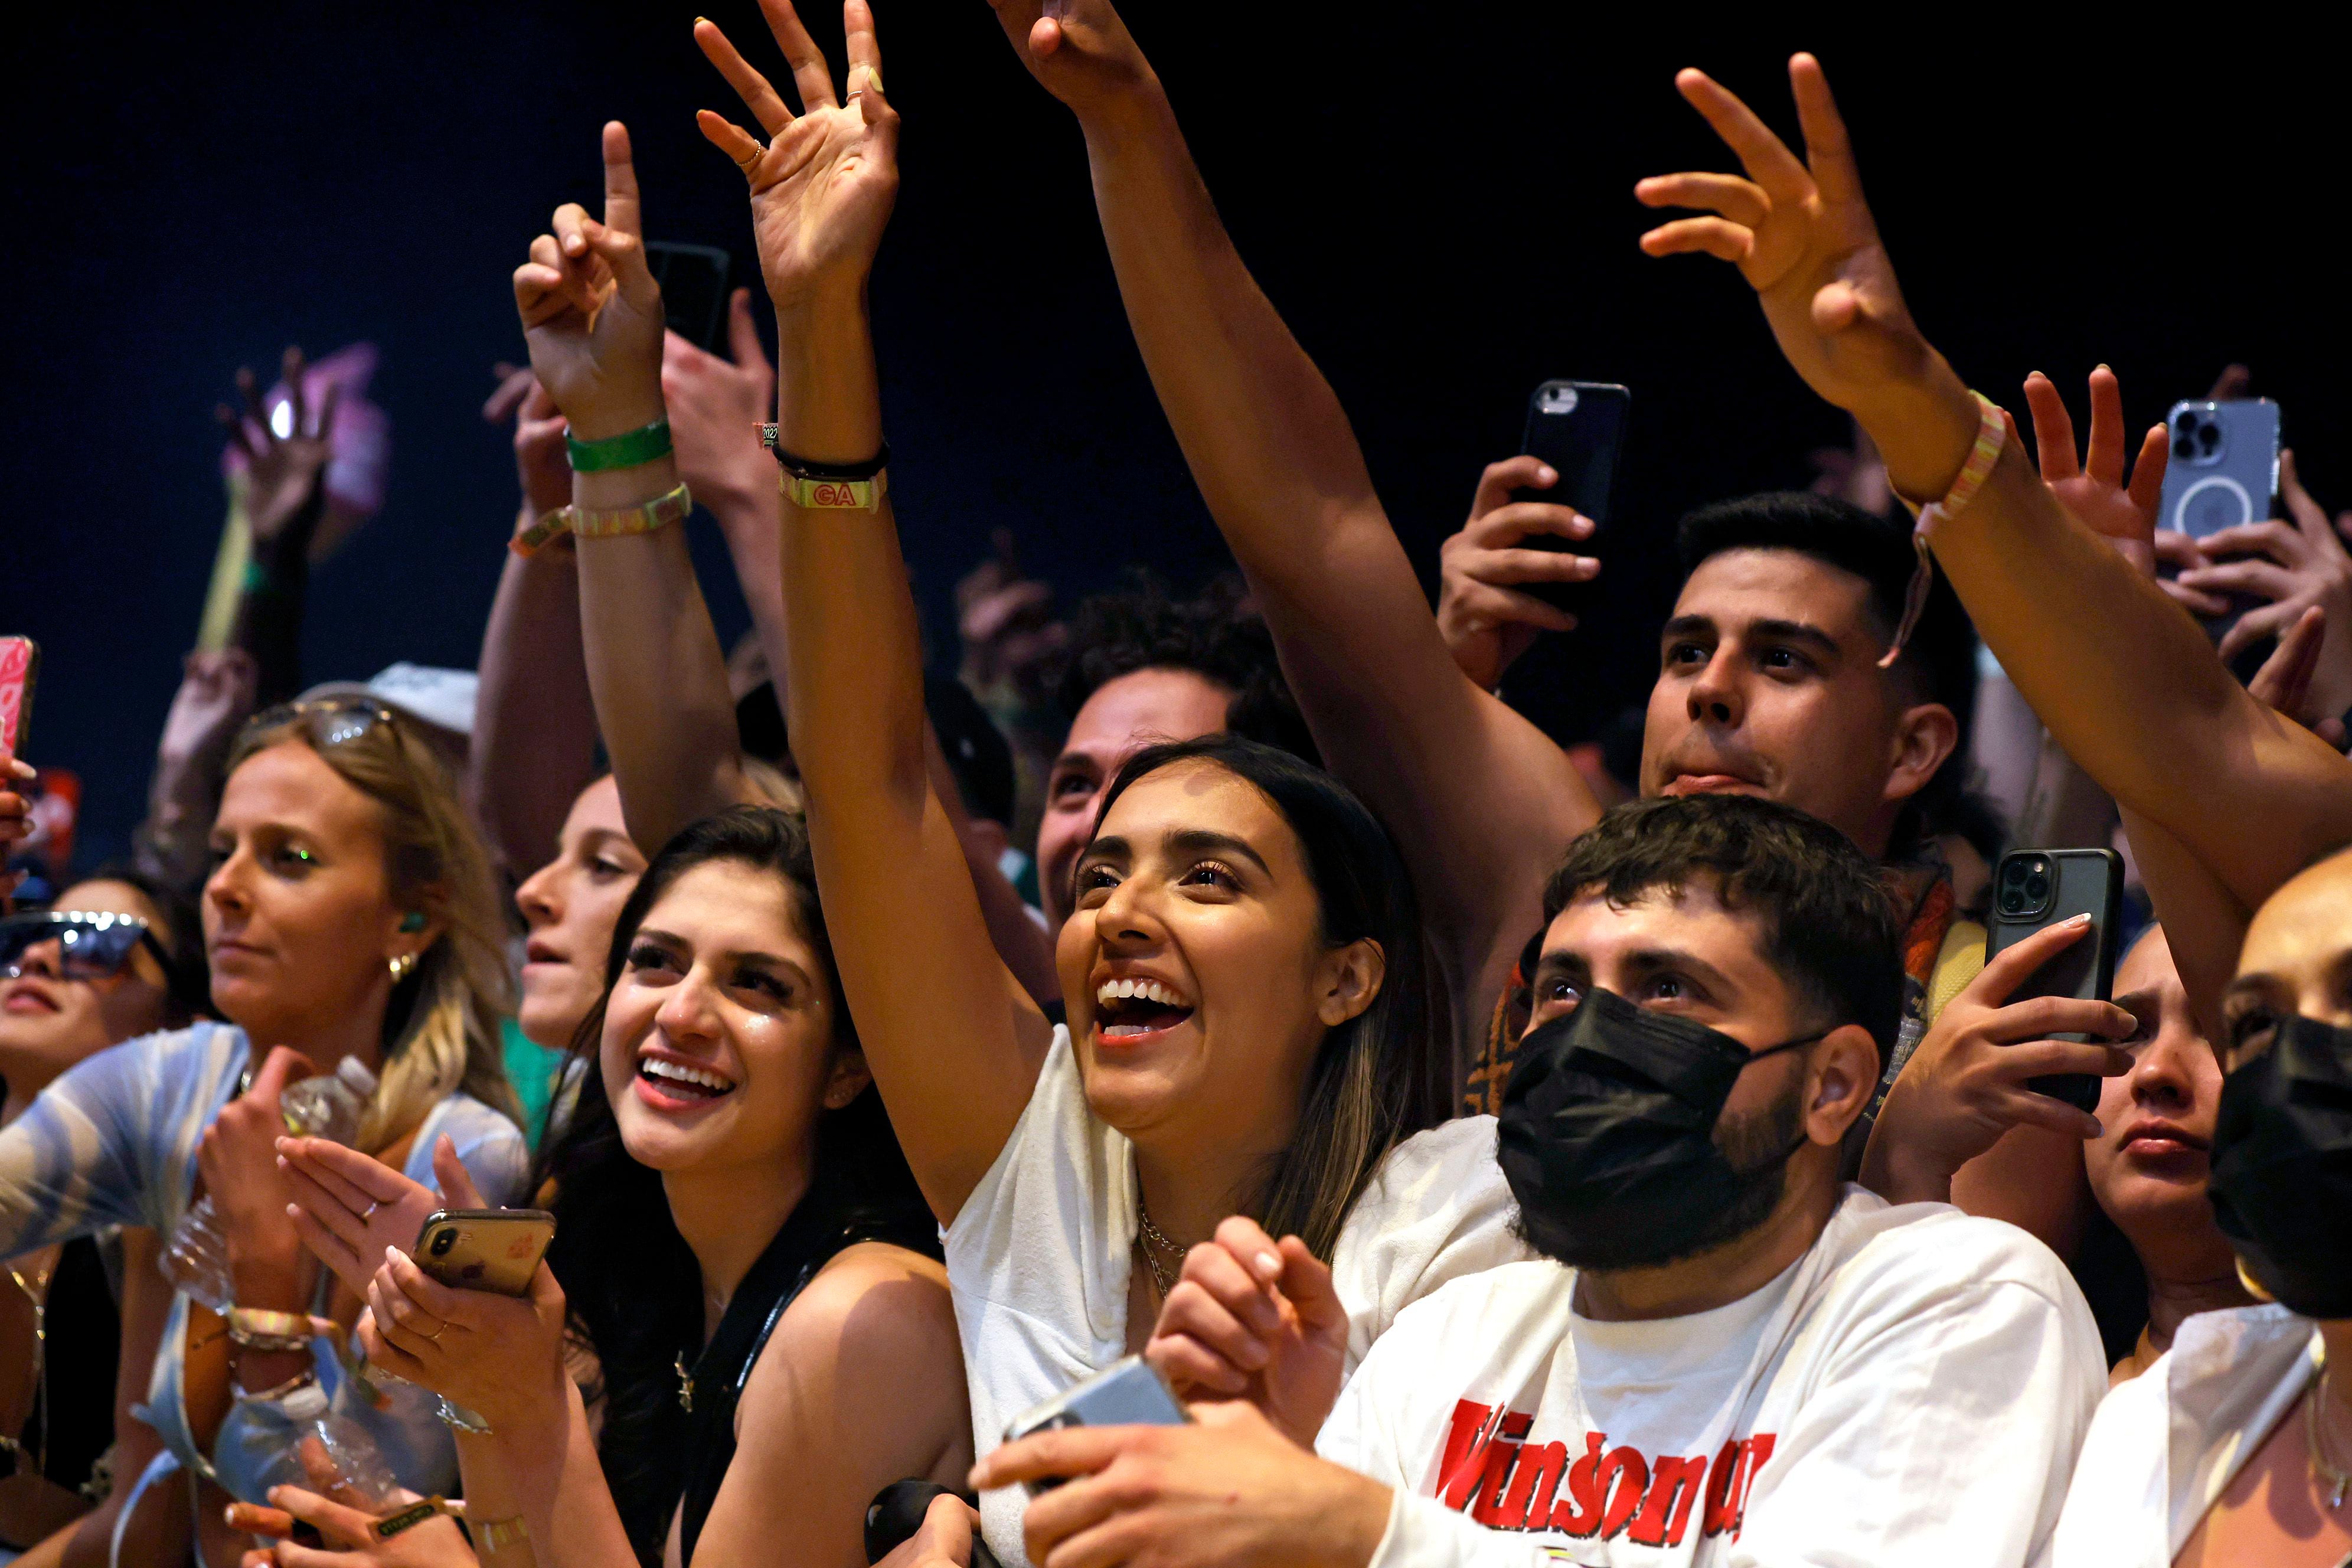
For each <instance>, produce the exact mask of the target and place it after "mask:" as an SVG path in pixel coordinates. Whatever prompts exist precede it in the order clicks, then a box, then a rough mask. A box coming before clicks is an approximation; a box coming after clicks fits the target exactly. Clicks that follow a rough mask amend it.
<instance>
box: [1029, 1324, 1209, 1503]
mask: <svg viewBox="0 0 2352 1568" xmlns="http://www.w3.org/2000/svg"><path fill="white" fill-rule="evenodd" d="M1190 1420H1192V1417H1191V1416H1190V1415H1186V1414H1185V1413H1184V1406H1183V1405H1181V1404H1180V1403H1179V1402H1178V1401H1177V1398H1176V1395H1175V1394H1174V1393H1173V1392H1172V1391H1171V1389H1170V1388H1169V1386H1168V1383H1167V1380H1166V1379H1165V1378H1163V1377H1161V1376H1160V1373H1158V1372H1156V1371H1154V1370H1153V1369H1152V1365H1151V1363H1150V1362H1148V1361H1145V1360H1144V1359H1143V1358H1142V1357H1141V1356H1139V1355H1131V1356H1129V1357H1128V1358H1127V1359H1126V1360H1124V1361H1116V1362H1113V1363H1111V1364H1110V1365H1108V1366H1107V1367H1105V1368H1103V1369H1102V1371H1100V1372H1098V1373H1095V1374H1094V1375H1093V1376H1092V1377H1090V1378H1087V1380H1086V1381H1085V1382H1083V1383H1076V1384H1071V1385H1070V1386H1069V1387H1068V1388H1066V1389H1064V1390H1063V1391H1062V1392H1061V1393H1060V1394H1055V1396H1054V1397H1053V1398H1051V1399H1048V1400H1047V1401H1045V1404H1043V1405H1036V1406H1034V1407H1033V1408H1031V1409H1029V1410H1028V1411H1026V1412H1024V1414H1023V1415H1021V1416H1020V1417H1019V1418H1018V1419H1017V1420H1015V1421H1014V1422H1013V1425H1011V1426H1007V1427H1006V1428H1005V1429H1004V1440H1005V1441H1006V1442H1008V1443H1013V1442H1018V1441H1020V1440H1021V1439H1022V1438H1024V1437H1034V1436H1036V1435H1037V1434H1038V1433H1040V1432H1052V1431H1055V1430H1057V1429H1059V1428H1061V1427H1064V1426H1183V1425H1184V1424H1185V1423H1186V1422H1188V1421H1190ZM1060 1484H1061V1483H1060V1482H1059V1481H1031V1482H1029V1483H1028V1487H1029V1491H1030V1494H1031V1495H1032V1496H1034V1495H1036V1494H1037V1493H1039V1492H1043V1491H1047V1490H1050V1489H1053V1488H1055V1487H1056V1486H1059V1485H1060Z"/></svg>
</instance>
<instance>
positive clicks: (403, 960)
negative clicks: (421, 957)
mask: <svg viewBox="0 0 2352 1568" xmlns="http://www.w3.org/2000/svg"><path fill="white" fill-rule="evenodd" d="M384 967H385V968H386V969H388V970H390V971H392V983H393V984H394V985H397V984H400V983H401V982H402V981H404V980H405V979H407V978H408V976H409V975H410V973H413V972H414V971H415V968H416V955H415V953H413V952H404V953H402V954H401V955H400V956H399V957H397V958H394V959H392V960H390V961H389V962H387V963H385V964H384Z"/></svg>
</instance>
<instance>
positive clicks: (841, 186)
mask: <svg viewBox="0 0 2352 1568" xmlns="http://www.w3.org/2000/svg"><path fill="white" fill-rule="evenodd" d="M760 9H761V11H762V12H764V13H765V14H766V16H767V18H768V29H769V31H770V32H772V33H773V34H774V35H775V39H776V44H777V47H780V48H782V50H783V52H784V58H785V59H786V60H787V61H788V62H790V64H791V65H792V68H793V84H794V85H795V87H797V88H798V89H799V93H800V100H801V112H800V113H798V114H794V113H793V110H791V109H790V108H789V107H788V106H787V105H786V104H785V102H784V100H782V98H780V97H779V96H777V93H776V89H774V88H773V87H771V86H770V85H769V84H768V79H767V78H766V77H764V76H761V74H760V73H759V72H758V71H756V70H754V69H752V68H751V66H750V65H749V64H748V63H747V62H746V61H745V60H744V58H743V57H742V56H741V55H740V54H738V53H737V52H736V49H735V46H734V45H733V44H731V43H730V42H728V40H727V35H726V34H724V33H722V32H720V31H719V27H718V25H717V24H716V23H713V22H709V21H698V22H696V23H695V25H694V41H695V42H696V43H698V44H699V45H701V46H702V52H703V53H704V54H705V55H706V56H708V57H709V60H710V63H711V64H712V65H715V66H717V67H718V68H719V74H720V75H722V76H724V77H725V78H726V79H727V80H728V82H729V84H730V86H732V87H733V88H734V89H735V90H736V92H737V93H738V94H739V95H740V97H741V98H742V100H743V103H744V107H746V108H748V109H749V110H751V115H752V118H754V119H756V120H757V121H759V122H760V127H761V130H763V131H765V132H767V134H768V138H769V140H768V144H767V145H766V146H765V147H761V145H760V143H759V142H758V141H756V140H755V139H753V138H752V137H751V135H749V134H747V133H746V132H744V131H743V130H742V129H741V128H740V127H738V126H736V125H735V124H733V123H731V122H730V121H728V120H727V118H726V117H725V116H723V115H720V114H717V113H714V112H713V111H711V110H708V109H705V110H698V111H697V112H696V114H695V117H694V118H695V123H696V124H698V125H699V126H700V127H701V128H702V133H703V135H704V136H706V137H708V138H709V140H710V142H711V143H712V145H714V146H716V147H717V148H718V149H719V151H720V152H722V153H726V154H727V155H728V156H729V157H730V158H732V159H733V160H734V161H735V166H736V167H737V168H739V169H740V170H742V171H743V174H744V177H745V178H746V179H748V180H749V181H750V182H751V230H752V234H753V237H755V239H756V240H757V242H758V245H759V247H760V268H761V272H762V273H763V274H764V275H765V276H766V278H767V283H768V295H769V297H770V298H771V299H772V300H774V301H775V304H776V309H777V310H780V311H791V310H796V309H799V308H802V307H804V306H807V305H809V304H811V303H813V302H815V301H818V300H828V301H830V300H843V299H848V300H856V299H857V298H858V296H859V294H860V293H861V291H862V290H863V289H864V288H865V285H866V274H867V273H868V272H869V271H871V270H872V268H873V266H874V252H875V251H876V249H877V248H878V247H880V245H881V243H882V230H883V228H884V226H886V225H887V224H888V223H889V221H890V207H891V204H892V203H893V202H894V201H896V199H897V198H898V110H895V109H892V108H891V107H890V105H889V103H888V101H887V100H885V99H884V98H883V96H882V50H881V46H880V44H879V43H878V42H877V40H876V38H875V36H874V13H873V12H872V10H871V9H869V8H868V7H867V6H866V0H846V3H845V5H843V6H842V8H841V15H842V23H843V26H844V27H845V30H846V31H847V33H848V43H849V99H848V101H847V102H845V103H844V102H841V101H839V100H836V99H835V97H834V90H833V72H832V69H831V68H829V67H828V66H827V65H826V64H825V60H824V51H823V50H821V49H819V48H818V47H816V43H815V40H814V39H812V38H811V37H809V35H808V29H807V28H806V27H803V26H801V19H800V16H798V15H797V14H796V13H795V12H794V11H793V7H792V0H760Z"/></svg>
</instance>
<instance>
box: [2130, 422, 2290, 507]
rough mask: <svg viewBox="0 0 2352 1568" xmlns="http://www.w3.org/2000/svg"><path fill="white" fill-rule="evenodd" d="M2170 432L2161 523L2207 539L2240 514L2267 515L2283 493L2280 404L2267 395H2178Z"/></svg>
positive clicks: (2169, 427)
mask: <svg viewBox="0 0 2352 1568" xmlns="http://www.w3.org/2000/svg"><path fill="white" fill-rule="evenodd" d="M2165 429H2166V432H2167V433H2168V435H2169V436H2170V437H2171V440H2172V453H2171V460H2170V461H2169V462H2168V463H2166V464H2165V466H2164V499H2163V501H2162V503H2161V504H2160V506H2159V507H2158V511H2157V526H2158V527H2159V528H2169V529H2174V530H2177V531H2179V532H2182V533H2185V534H2188V535H2189V537H2190V538H2192V539H2210V537H2212V536H2213V535H2214V534H2216V533H2219V532H2221V531H2222V530H2223V529H2225V528H2235V527H2236V526H2238V524H2240V523H2242V522H2264V521H2269V519H2270V518H2271V516H2272V508H2271V502H2272V500H2273V499H2274V498H2275V497H2276V496H2277V494H2278V467H2279V408H2278V405H2277V404H2275V403H2273V402H2272V401H2271V400H2270V399H2269V398H2267V397H2247V398H2237V399H2233V400H2232V401H2230V402H2227V403H2189V402H2182V403H2176V404H2174V405H2172V412H2171V413H2170V414H2168V415H2167V416H2165Z"/></svg>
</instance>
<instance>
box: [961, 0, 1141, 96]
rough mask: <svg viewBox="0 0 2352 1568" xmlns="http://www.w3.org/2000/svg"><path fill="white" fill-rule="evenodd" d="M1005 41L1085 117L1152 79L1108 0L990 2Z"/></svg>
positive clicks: (1050, 88) (1049, 88)
mask: <svg viewBox="0 0 2352 1568" xmlns="http://www.w3.org/2000/svg"><path fill="white" fill-rule="evenodd" d="M988 3H989V6H990V8H991V9H992V10H993V11H994V12H995V13H996V20H997V24H998V26H1002V27H1003V29H1004V37H1005V41H1006V42H1008V43H1010V44H1011V45H1012V46H1013V53H1014V54H1016V55H1018V56H1020V57H1021V63H1022V64H1023V65H1024V66H1027V67H1028V68H1029V74H1030V75H1031V76H1034V77H1035V78H1036V79H1037V80H1038V82H1039V84H1040V85H1041V86H1043V87H1044V88H1045V90H1046V91H1047V92H1050V93H1052V94H1053V95H1054V96H1055V98H1058V99H1060V100H1062V101H1063V102H1064V103H1066V104H1067V105H1069V107H1070V109H1071V110H1073V111H1074V112H1075V113H1076V115H1077V117H1078V119H1079V120H1080V121H1086V120H1087V119H1089V118H1090V117H1092V116H1093V115H1094V114H1095V113H1097V111H1099V110H1105V109H1108V108H1110V107H1111V106H1113V105H1114V104H1116V103H1118V101H1120V100H1123V99H1126V98H1128V97H1129V95H1131V94H1132V93H1133V92H1134V91H1135V89H1138V88H1140V87H1143V86H1145V85H1146V84H1148V83H1150V81H1151V79H1152V75H1151V67H1150V63H1149V62H1148V61H1146V60H1145V59H1144V58H1143V51H1142V50H1141V49H1139V48H1138V47H1136V46H1135V40H1134V38H1132V37H1129V34H1128V31H1127V24H1126V23H1125V22H1122V21H1121V20H1119V16H1118V11H1117V10H1115V9H1113V8H1112V6H1111V5H1110V3H1109V0H988Z"/></svg>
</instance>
